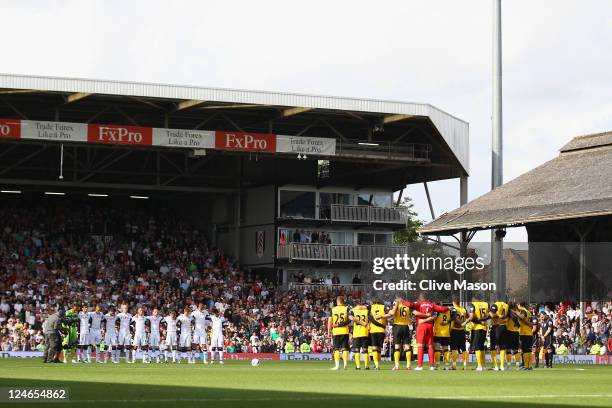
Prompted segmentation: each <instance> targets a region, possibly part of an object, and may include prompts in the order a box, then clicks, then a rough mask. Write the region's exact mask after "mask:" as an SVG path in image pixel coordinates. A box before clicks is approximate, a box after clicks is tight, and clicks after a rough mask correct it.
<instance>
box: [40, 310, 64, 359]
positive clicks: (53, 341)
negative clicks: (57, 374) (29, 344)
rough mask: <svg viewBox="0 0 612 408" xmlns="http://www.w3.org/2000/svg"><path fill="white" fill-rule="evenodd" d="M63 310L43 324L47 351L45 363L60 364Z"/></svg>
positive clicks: (45, 351)
mask: <svg viewBox="0 0 612 408" xmlns="http://www.w3.org/2000/svg"><path fill="white" fill-rule="evenodd" d="M63 314H64V313H63V310H62V309H57V310H56V311H55V312H54V313H52V314H50V315H49V316H48V317H47V318H46V319H45V321H44V322H43V325H42V328H43V336H44V339H45V350H44V352H43V363H59V362H60V360H59V358H58V354H59V351H60V348H61V344H62V342H61V337H60V330H61V328H62V316H63Z"/></svg>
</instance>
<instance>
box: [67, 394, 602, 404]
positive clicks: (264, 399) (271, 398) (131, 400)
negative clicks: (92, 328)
mask: <svg viewBox="0 0 612 408" xmlns="http://www.w3.org/2000/svg"><path fill="white" fill-rule="evenodd" d="M364 397H365V398H372V397H376V396H372V395H360V396H348V395H347V396H329V397H289V396H288V397H256V398H160V399H98V400H93V399H92V400H71V401H70V402H71V403H138V402H142V403H152V402H242V401H333V400H356V399H363V398H364ZM536 398H612V394H538V395H490V396H484V395H481V396H475V395H456V396H435V397H427V398H425V397H421V398H419V397H414V398H411V397H408V398H406V397H382V396H381V397H380V398H379V399H381V400H385V399H423V400H432V399H433V400H454V399H472V400H489V399H536Z"/></svg>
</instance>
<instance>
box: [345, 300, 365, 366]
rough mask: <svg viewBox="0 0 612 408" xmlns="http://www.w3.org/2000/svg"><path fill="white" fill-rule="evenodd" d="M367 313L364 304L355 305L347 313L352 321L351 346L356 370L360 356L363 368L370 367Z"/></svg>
mask: <svg viewBox="0 0 612 408" xmlns="http://www.w3.org/2000/svg"><path fill="white" fill-rule="evenodd" d="M369 314H370V311H369V310H368V307H367V306H365V305H357V306H355V307H354V308H353V309H352V310H351V312H350V314H349V318H350V319H351V320H352V321H353V341H352V344H351V346H352V351H353V355H354V356H355V368H356V369H357V370H359V369H361V357H362V356H363V365H364V368H365V369H366V370H369V369H370V358H369V356H368V347H369V345H370V330H369V320H368V315H369Z"/></svg>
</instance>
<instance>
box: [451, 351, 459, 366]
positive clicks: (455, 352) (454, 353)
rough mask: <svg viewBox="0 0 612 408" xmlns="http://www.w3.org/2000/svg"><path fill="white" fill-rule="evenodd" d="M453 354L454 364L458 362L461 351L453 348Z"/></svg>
mask: <svg viewBox="0 0 612 408" xmlns="http://www.w3.org/2000/svg"><path fill="white" fill-rule="evenodd" d="M451 356H452V358H453V365H455V364H457V356H459V352H458V351H457V350H453V351H452V352H451Z"/></svg>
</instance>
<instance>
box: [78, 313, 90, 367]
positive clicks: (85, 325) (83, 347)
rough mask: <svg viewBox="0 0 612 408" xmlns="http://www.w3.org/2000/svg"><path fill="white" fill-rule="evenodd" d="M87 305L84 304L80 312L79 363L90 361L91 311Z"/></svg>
mask: <svg viewBox="0 0 612 408" xmlns="http://www.w3.org/2000/svg"><path fill="white" fill-rule="evenodd" d="M88 310H89V309H88V307H87V305H83V307H82V308H81V311H80V312H79V344H78V347H77V363H80V362H81V360H82V361H83V362H87V363H90V362H91V360H90V354H89V351H90V348H89V345H90V344H91V343H90V341H89V320H90V316H89V311H88Z"/></svg>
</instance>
